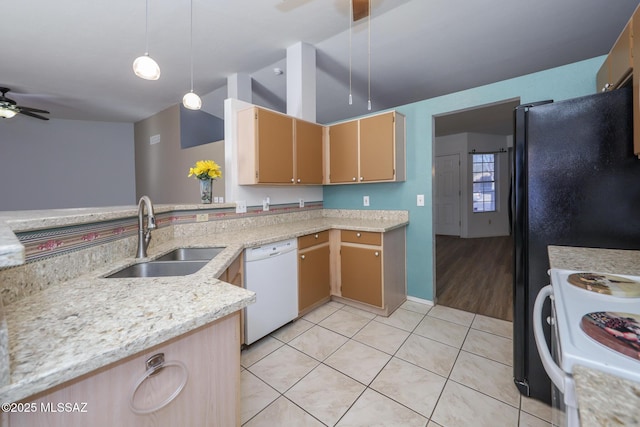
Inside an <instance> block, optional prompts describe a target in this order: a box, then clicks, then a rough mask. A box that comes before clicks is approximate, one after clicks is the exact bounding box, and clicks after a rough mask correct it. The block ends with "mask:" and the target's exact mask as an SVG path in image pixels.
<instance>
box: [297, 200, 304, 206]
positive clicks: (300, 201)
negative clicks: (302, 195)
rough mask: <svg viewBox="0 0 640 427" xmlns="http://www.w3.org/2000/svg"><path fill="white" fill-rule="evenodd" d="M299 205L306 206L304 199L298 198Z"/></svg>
mask: <svg viewBox="0 0 640 427" xmlns="http://www.w3.org/2000/svg"><path fill="white" fill-rule="evenodd" d="M298 206H300V207H301V208H304V199H298Z"/></svg>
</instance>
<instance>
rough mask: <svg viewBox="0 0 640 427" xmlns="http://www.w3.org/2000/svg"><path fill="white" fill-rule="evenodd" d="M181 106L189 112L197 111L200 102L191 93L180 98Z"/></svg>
mask: <svg viewBox="0 0 640 427" xmlns="http://www.w3.org/2000/svg"><path fill="white" fill-rule="evenodd" d="M182 105H184V107H185V108H188V109H189V110H199V109H200V108H201V107H202V100H201V99H200V97H199V96H198V95H197V94H195V93H193V91H191V92H188V93H187V94H186V95H185V96H184V97H182Z"/></svg>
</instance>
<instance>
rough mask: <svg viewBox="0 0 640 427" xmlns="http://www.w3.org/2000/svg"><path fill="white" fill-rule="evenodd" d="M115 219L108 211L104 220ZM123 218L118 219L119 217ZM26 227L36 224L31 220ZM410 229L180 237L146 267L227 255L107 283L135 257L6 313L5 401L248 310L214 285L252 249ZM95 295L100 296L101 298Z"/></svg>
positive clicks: (297, 227)
mask: <svg viewBox="0 0 640 427" xmlns="http://www.w3.org/2000/svg"><path fill="white" fill-rule="evenodd" d="M197 206H199V205H197ZM154 208H155V207H154ZM168 209H169V210H171V209H173V208H172V207H169V208H168ZM156 211H158V210H156ZM110 214H111V213H110V212H107V211H105V215H110ZM122 215H123V212H120V213H119V216H122ZM99 217H100V219H103V218H104V216H100V215H99ZM95 220H96V218H95V217H94V219H93V221H95ZM65 221H67V220H65ZM25 222H28V223H30V224H34V223H33V222H32V220H25ZM407 224H408V221H406V220H398V219H390V220H385V219H369V220H367V219H362V218H350V217H349V216H348V214H347V215H345V216H339V215H338V216H332V217H322V218H315V219H309V220H302V221H297V222H289V223H283V224H278V225H269V226H262V227H254V228H246V229H243V230H241V231H233V232H224V233H215V234H210V235H200V236H197V237H178V238H174V239H172V240H171V241H168V242H166V243H163V244H160V245H158V246H157V247H155V248H153V250H150V252H149V256H148V258H147V260H149V259H154V258H157V257H159V256H160V255H163V254H164V253H167V252H169V251H171V250H173V249H175V248H178V247H198V246H224V247H225V249H224V250H223V251H222V252H221V253H220V254H218V255H217V256H216V257H215V258H214V259H213V260H211V261H210V262H209V263H208V264H206V265H205V266H204V267H203V268H202V269H201V270H199V271H198V272H196V273H194V274H191V275H187V276H182V277H166V278H163V277H160V278H144V279H143V278H118V279H113V278H112V279H106V278H104V276H105V275H108V274H110V273H112V272H115V271H117V270H119V269H121V268H123V267H126V266H128V265H131V264H134V263H136V262H139V261H142V260H136V259H134V258H133V257H131V258H126V259H123V260H120V261H117V262H114V263H113V264H111V265H109V266H108V267H104V268H103V269H98V270H94V271H92V272H91V273H89V274H87V275H84V276H81V277H78V278H76V279H74V280H70V281H67V282H64V283H60V284H54V285H51V286H49V287H48V288H46V289H45V290H43V291H41V292H39V293H37V294H35V295H31V296H29V297H26V298H24V299H22V300H20V301H19V302H18V303H16V304H12V305H9V306H7V307H5V314H6V322H7V327H8V331H9V345H10V358H11V383H10V384H9V385H7V386H4V387H2V388H0V401H3V402H9V401H17V400H20V399H24V398H26V397H29V396H31V395H33V394H35V393H39V392H41V391H44V390H47V389H49V388H51V387H53V386H55V385H58V384H61V383H63V382H66V381H69V380H71V379H73V378H76V377H78V376H80V375H83V374H85V373H89V372H91V371H93V370H95V369H97V368H100V367H103V366H107V365H109V364H111V363H114V362H117V361H118V360H121V359H123V358H125V357H128V356H130V355H133V354H136V353H138V352H140V351H143V350H145V349H148V348H150V347H152V346H154V345H157V344H160V343H162V342H165V341H167V340H169V339H171V338H174V337H176V336H179V335H182V334H184V333H186V332H189V331H191V330H193V329H195V328H198V327H200V326H203V325H206V324H207V323H210V322H213V321H215V320H216V319H219V318H221V317H223V316H225V315H227V314H230V313H232V312H234V311H237V310H239V309H242V308H243V307H245V306H247V305H249V304H251V303H252V302H253V301H255V294H254V293H253V292H250V291H247V290H245V289H242V288H239V287H237V286H233V285H230V284H228V283H225V282H222V281H220V280H217V279H215V277H218V276H219V275H220V274H221V273H222V272H223V271H224V270H225V269H226V268H227V267H228V266H229V265H230V264H231V262H233V260H234V259H235V258H236V257H237V256H238V255H239V254H240V253H241V252H242V251H243V250H244V249H245V248H247V247H254V246H260V245H263V244H267V243H271V242H275V241H279V240H285V239H289V238H294V237H298V236H301V235H304V234H309V233H315V232H319V231H323V230H327V229H330V228H340V229H349V230H359V231H374V232H385V231H389V230H392V229H395V228H398V227H402V226H405V225H407ZM97 289H99V290H100V291H99V292H96V290H97ZM68 301H74V304H73V305H70V304H68Z"/></svg>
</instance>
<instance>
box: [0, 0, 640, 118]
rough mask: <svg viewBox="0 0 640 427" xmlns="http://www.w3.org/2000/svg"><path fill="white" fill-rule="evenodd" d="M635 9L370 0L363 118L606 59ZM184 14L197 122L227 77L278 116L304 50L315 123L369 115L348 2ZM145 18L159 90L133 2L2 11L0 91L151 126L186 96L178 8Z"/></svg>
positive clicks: (321, 0)
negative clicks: (296, 50) (146, 65)
mask: <svg viewBox="0 0 640 427" xmlns="http://www.w3.org/2000/svg"><path fill="white" fill-rule="evenodd" d="M638 3H639V0H615V1H611V0H561V1H558V0H536V1H520V0H515V1H514V0H485V1H469V0H372V14H371V99H372V103H373V109H374V110H380V109H384V108H390V107H394V106H397V105H402V104H407V103H410V102H414V101H418V100H422V99H426V98H432V97H435V96H439V95H443V94H447V93H452V92H456V91H460V90H464V89H468V88H471V87H476V86H479V85H483V84H488V83H492V82H496V81H500V80H504V79H507V78H511V77H516V76H520V75H524V74H528V73H532V72H536V71H540V70H543V69H547V68H551V67H555V66H560V65H564V64H568V63H572V62H576V61H579V60H583V59H587V58H592V57H595V56H598V55H602V54H606V53H607V52H608V51H609V49H610V48H611V46H612V45H613V43H614V42H615V40H616V38H617V36H618V34H619V33H620V32H621V30H622V28H623V27H624V25H625V23H626V22H627V20H628V19H629V17H630V16H631V14H632V13H633V11H634V9H635V8H636V7H637V6H638ZM193 10H194V21H193V34H194V42H193V49H194V89H195V91H196V92H197V93H199V94H200V95H205V94H211V93H215V94H218V95H215V96H204V97H203V98H204V102H205V105H204V106H203V108H205V109H206V110H214V111H215V110H216V109H217V108H220V105H217V104H221V102H222V99H223V98H224V97H225V95H226V91H225V90H224V87H225V85H226V78H227V76H229V75H231V74H233V73H237V72H242V73H249V74H250V75H251V76H252V78H253V85H254V90H255V91H256V92H257V93H259V94H260V96H261V97H263V98H265V99H267V98H268V99H269V100H270V102H271V103H272V104H273V105H284V103H285V99H286V87H285V78H284V76H282V75H281V76H277V75H275V74H274V73H273V71H272V69H273V68H274V67H281V68H283V69H285V68H286V63H285V59H284V58H285V55H286V48H287V47H289V46H291V45H293V44H295V43H296V42H298V41H303V42H307V43H310V44H312V45H314V46H315V47H316V49H317V67H318V74H317V120H318V122H321V123H326V122H330V121H335V120H339V119H342V118H347V117H353V116H355V115H359V114H364V113H366V112H367V111H366V100H367V88H368V77H367V75H368V70H367V50H368V42H367V34H368V31H367V30H368V23H367V22H368V20H367V19H364V20H361V21H358V22H357V23H356V24H354V25H353V27H352V31H351V34H352V50H351V52H352V82H353V93H354V104H353V105H351V106H350V105H348V102H347V95H348V91H349V89H348V84H349V34H350V30H349V26H350V23H349V21H350V20H349V1H348V0H193ZM148 18H149V21H148V28H149V30H148V40H149V54H150V55H151V56H152V57H153V58H154V59H156V61H157V62H158V63H159V64H160V67H161V70H162V75H161V77H160V79H159V80H157V81H145V80H141V79H140V78H138V77H136V76H135V75H134V74H133V72H132V69H131V64H132V62H133V60H134V58H136V57H137V56H140V55H142V54H143V53H144V51H145V1H144V0H110V1H108V2H107V1H98V2H96V1H84V2H78V1H75V0H57V1H55V2H51V1H49V0H30V1H15V2H10V3H9V4H7V5H5V6H4V7H3V11H2V23H1V24H0V33H1V34H2V35H3V37H2V38H3V43H2V47H1V48H0V86H7V87H10V88H11V89H12V92H10V93H9V96H11V97H12V98H13V99H15V100H16V101H18V103H19V104H22V105H26V106H30V107H36V108H43V109H46V110H49V111H51V115H50V116H51V117H52V118H58V119H78V120H100V121H124V122H136V121H138V120H141V119H144V118H146V117H149V116H151V115H153V114H155V113H156V112H158V111H161V110H163V109H165V108H167V107H168V106H170V105H173V104H176V103H178V102H180V101H181V99H182V95H183V94H184V93H186V92H187V91H188V90H189V85H190V83H189V0H149V10H148ZM285 72H286V69H285ZM216 91H217V92H216ZM207 104H209V105H207ZM213 104H216V105H213ZM20 119H21V120H35V119H33V118H29V117H21V118H20ZM12 120H13V119H12ZM0 125H2V123H0Z"/></svg>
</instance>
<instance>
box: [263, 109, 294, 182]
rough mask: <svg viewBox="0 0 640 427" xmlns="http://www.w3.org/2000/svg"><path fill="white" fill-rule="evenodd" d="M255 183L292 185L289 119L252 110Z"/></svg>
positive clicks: (291, 147)
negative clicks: (253, 118)
mask: <svg viewBox="0 0 640 427" xmlns="http://www.w3.org/2000/svg"><path fill="white" fill-rule="evenodd" d="M256 112H257V114H256V120H257V123H256V128H257V131H256V133H257V140H258V141H257V150H256V151H257V153H258V154H257V157H258V162H257V167H258V170H257V171H256V173H257V180H258V182H259V183H261V184H262V183H273V184H291V183H292V182H293V118H291V117H288V116H285V115H284V114H278V113H275V112H272V111H268V110H262V109H256Z"/></svg>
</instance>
